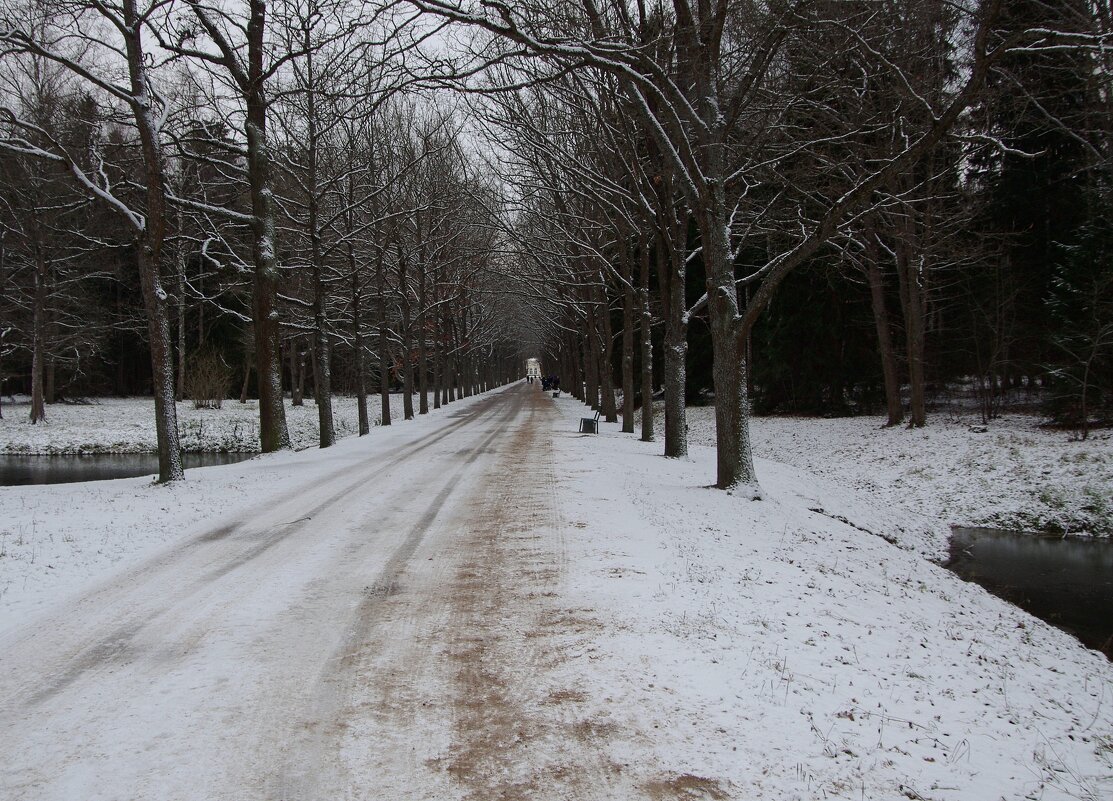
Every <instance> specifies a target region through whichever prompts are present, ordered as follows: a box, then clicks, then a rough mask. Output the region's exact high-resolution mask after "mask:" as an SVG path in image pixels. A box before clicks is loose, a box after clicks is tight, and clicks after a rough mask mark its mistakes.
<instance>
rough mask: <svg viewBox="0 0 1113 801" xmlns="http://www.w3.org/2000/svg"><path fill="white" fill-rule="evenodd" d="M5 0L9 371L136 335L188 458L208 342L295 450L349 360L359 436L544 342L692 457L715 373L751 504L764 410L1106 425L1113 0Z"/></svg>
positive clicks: (610, 414) (584, 389)
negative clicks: (951, 406) (943, 412)
mask: <svg viewBox="0 0 1113 801" xmlns="http://www.w3.org/2000/svg"><path fill="white" fill-rule="evenodd" d="M5 2H6V5H5V14H4V18H5V22H4V24H3V26H2V30H0V43H2V47H3V52H2V55H0V66H2V68H3V75H2V80H3V81H4V92H5V98H6V99H5V100H4V103H3V107H2V109H0V115H2V121H0V125H3V131H2V134H0V135H2V137H3V138H2V139H0V193H2V194H0V197H2V203H0V226H2V229H0V230H2V232H3V233H2V235H3V240H2V245H0V248H2V249H0V304H3V319H4V321H5V322H4V324H3V325H0V333H2V334H3V339H2V340H0V342H2V345H0V354H2V358H3V359H4V361H3V362H2V363H0V371H3V370H9V371H11V372H19V373H20V375H27V376H29V383H30V385H31V386H30V389H31V394H32V397H33V403H32V415H35V414H39V415H41V414H43V413H44V411H45V409H44V401H45V398H47V397H49V395H50V394H51V393H52V392H56V383H57V381H58V375H59V371H62V372H63V373H64V374H65V375H66V376H67V379H66V380H71V381H72V380H76V379H75V378H74V377H75V376H86V375H87V374H88V370H89V365H90V363H93V362H96V361H97V359H98V358H102V356H103V354H105V353H106V352H107V349H110V345H109V344H108V343H114V342H115V343H120V342H123V343H129V342H132V341H133V340H134V339H135V334H137V333H139V334H141V335H142V336H143V337H144V338H145V341H146V348H147V350H148V351H149V355H150V363H151V367H150V381H151V385H152V387H153V390H154V394H155V398H156V417H157V419H158V420H159V435H160V453H161V452H162V445H163V443H164V440H165V444H166V455H167V460H168V461H167V465H166V470H165V471H164V475H163V477H164V478H173V477H175V476H177V475H180V465H177V466H175V464H174V463H173V454H174V452H175V449H176V443H175V442H174V437H175V436H176V434H175V430H176V428H175V424H174V421H173V419H172V417H173V402H172V401H173V399H174V397H175V395H177V396H179V397H180V396H181V394H182V392H183V391H184V387H185V385H186V383H187V382H186V378H187V374H188V373H189V363H190V359H191V354H192V358H194V359H195V360H196V361H198V362H200V361H201V360H202V357H206V358H210V359H211V358H216V357H218V358H219V359H220V360H223V361H225V362H227V360H228V358H229V355H230V354H233V353H234V354H235V358H238V359H240V360H242V363H237V364H235V365H234V368H233V371H234V372H235V374H236V376H237V377H238V378H239V379H240V380H242V381H243V385H242V388H241V390H242V392H244V393H246V392H247V386H248V382H249V381H252V380H254V381H255V384H256V387H257V391H258V395H259V398H260V414H261V427H260V430H261V439H262V447H263V449H264V450H273V449H276V448H280V447H283V446H284V445H285V444H287V437H286V435H285V426H284V420H283V414H284V413H283V411H282V410H283V405H282V394H283V379H284V377H285V384H286V385H287V386H288V387H290V389H291V391H292V392H294V393H297V392H298V391H299V387H300V385H301V382H302V381H303V380H304V379H303V378H302V377H303V376H305V375H306V374H307V373H308V374H309V375H310V376H311V383H312V386H313V387H314V391H315V393H316V395H317V401H318V409H319V412H320V415H321V432H322V433H321V444H322V445H327V444H329V443H330V442H331V430H332V425H331V417H330V411H329V410H330V409H331V404H330V398H331V394H332V392H333V388H334V380H333V372H334V371H335V370H336V369H337V368H340V373H341V374H343V375H344V376H345V378H344V388H345V389H350V390H353V391H354V392H355V393H356V394H357V396H358V397H359V399H360V400H359V403H360V420H361V431H364V430H365V429H366V392H367V386H368V382H369V381H372V380H373V381H375V383H376V384H377V385H378V388H379V389H380V391H381V394H382V397H383V404H384V407H383V418H384V422H387V421H388V420H389V409H388V407H387V406H386V393H385V389H386V388H387V387H388V385H389V383H390V382H391V381H392V380H397V381H399V382H400V383H402V384H403V385H404V388H405V390H406V392H405V393H404V397H405V399H406V403H407V416H409V414H410V413H411V411H412V409H411V407H412V404H413V398H414V396H415V393H416V394H417V397H419V399H420V400H419V403H420V405H421V409H422V410H424V409H425V407H426V404H427V401H426V400H425V398H426V390H427V387H428V386H429V385H430V384H431V385H432V386H433V387H434V390H433V396H434V400H435V401H436V400H437V399H438V398H439V399H441V400H443V399H444V397H445V391H446V390H447V391H448V392H453V391H457V390H459V389H462V388H463V386H465V385H467V386H468V387H469V389H470V387H471V386H472V385H473V384H474V383H476V381H477V380H479V379H477V378H476V376H477V375H478V374H480V373H483V372H484V371H486V373H491V372H492V371H493V372H494V373H495V374H496V375H490V376H487V378H488V379H489V381H495V380H507V379H509V378H511V377H513V376H514V375H516V374H517V373H518V372H520V368H521V361H522V360H523V358H524V357H525V356H526V355H533V354H534V353H535V352H536V353H539V354H541V355H543V357H544V361H545V367H544V370H545V372H558V373H559V374H560V375H561V376H562V379H563V380H562V386H564V387H566V388H570V389H571V391H572V392H573V393H574V394H576V395H577V396H578V397H581V398H582V399H583V400H585V402H587V403H589V404H590V405H592V406H593V407H596V408H598V409H600V411H601V412H602V413H603V414H605V415H606V417H607V419H608V420H612V421H617V420H618V419H619V416H620V415H621V419H622V426H623V430H624V431H627V432H633V431H634V430H635V427H636V425H637V422H638V414H637V407H638V406H640V407H641V413H640V427H641V432H640V433H641V437H642V439H645V440H653V439H655V438H656V436H657V431H658V428H659V427H661V426H658V423H657V421H655V420H654V415H653V405H652V403H649V402H648V400H649V399H650V398H652V397H653V396H654V395H655V393H656V392H657V391H658V389H659V388H660V389H661V390H662V391H663V396H664V420H663V434H664V453H665V455H667V456H674V457H675V456H683V455H684V454H685V453H686V452H687V437H686V426H685V423H684V419H685V417H684V414H685V412H684V409H685V404H686V402H687V401H688V400H689V399H690V398H691V397H692V396H693V395H694V394H695V393H696V392H698V391H700V390H707V392H708V393H709V394H712V395H713V397H714V402H715V415H716V431H717V434H716V436H717V454H718V457H717V467H716V484H717V485H718V486H720V487H723V488H730V487H739V486H743V487H748V488H750V489H752V490H753V492H754V493H755V494H757V493H758V492H759V490H758V488H757V483H756V476H755V474H754V470H753V461H752V455H751V452H750V442H749V416H750V413H751V406H752V405H753V404H754V403H755V402H756V403H757V404H758V405H759V406H761V407H764V408H766V409H770V410H787V411H812V412H815V411H823V412H828V413H830V412H835V413H840V412H845V411H849V410H861V409H869V408H872V407H873V406H877V407H879V408H884V409H885V410H886V412H887V417H888V422H889V423H890V424H891V425H897V424H900V423H904V422H907V423H908V424H910V425H912V426H922V425H924V424H925V422H926V419H927V413H928V400H929V396H930V392H931V388H932V386H933V385H936V384H939V383H942V382H946V381H948V380H957V379H965V380H968V381H971V382H972V385H973V387H974V389H975V394H976V398H977V401H978V403H979V406H980V408H981V409H982V413H983V415H984V416H985V417H986V418H987V419H988V418H990V417H992V416H994V415H995V414H996V413H997V412H998V411H999V409H1000V408H1001V404H1002V402H1003V400H1004V399H1005V398H1006V397H1008V396H1009V394H1010V393H1015V392H1017V391H1024V392H1029V393H1032V394H1033V395H1034V396H1039V397H1040V398H1043V399H1045V400H1047V401H1048V402H1049V403H1050V404H1051V406H1050V407H1049V410H1050V411H1051V412H1052V414H1053V415H1054V416H1055V417H1056V418H1057V419H1059V420H1062V421H1066V422H1070V423H1072V424H1076V425H1077V426H1078V427H1079V428H1080V430H1081V431H1082V432H1083V435H1085V433H1086V431H1087V430H1088V426H1089V425H1090V423H1091V421H1095V420H1100V419H1102V418H1103V417H1104V416H1107V415H1108V410H1109V403H1110V401H1109V399H1110V397H1111V395H1113V364H1111V362H1113V359H1111V355H1113V353H1111V351H1113V311H1111V308H1113V267H1111V264H1110V259H1109V256H1108V249H1107V248H1108V243H1109V241H1110V240H1109V234H1110V231H1109V226H1110V224H1109V222H1108V220H1109V218H1110V214H1109V211H1110V182H1109V172H1110V159H1109V146H1110V123H1111V121H1113V115H1111V114H1110V105H1109V104H1110V96H1111V95H1110V88H1111V87H1110V85H1109V78H1110V75H1111V66H1113V65H1111V64H1110V63H1109V58H1110V57H1109V52H1110V48H1109V45H1110V44H1111V42H1110V36H1111V33H1113V23H1111V18H1110V13H1109V8H1108V3H1107V2H1104V0H1060V2H1054V3H1051V2H1042V0H1016V2H1003V0H963V2H959V3H954V2H943V0H926V2H912V0H811V1H805V0H774V1H773V2H766V3H750V2H741V0H720V2H705V1H704V0H673V2H668V3H665V2H645V0H639V1H638V2H622V1H620V0H613V1H612V0H603V1H602V2H599V1H598V0H581V2H559V1H558V0H551V1H549V0H538V1H537V2H531V3H513V4H511V3H502V2H497V0H477V1H476V2H471V1H470V0H467V1H461V2H442V1H441V0H411V1H410V2H384V3H377V4H374V3H372V4H369V3H349V2H345V1H344V0H282V2H273V0H248V2H244V3H236V4H228V5H227V6H210V5H207V4H204V3H201V2H199V0H155V1H154V2H148V3H137V2H135V0H120V2H119V3H116V4H112V3H103V2H100V1H99V0H98V1H97V2H93V0H64V2H62V1H60V0H38V1H37V2H31V3H27V2H13V0H5ZM91 301H92V302H91ZM116 350H117V357H118V352H119V347H118V346H116ZM214 353H215V354H216V357H213V354H214ZM102 361H104V359H103V358H102ZM492 365H494V366H495V367H494V368H492ZM13 367H14V369H13ZM217 372H218V373H219V370H218V371H217ZM252 375H253V376H254V378H252ZM36 387H37V389H36ZM411 390H412V391H411ZM35 398H38V399H39V400H38V401H35V400H34V399H35ZM619 398H620V399H621V408H620V407H619V400H618V399H619Z"/></svg>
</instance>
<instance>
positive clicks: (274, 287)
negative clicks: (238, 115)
mask: <svg viewBox="0 0 1113 801" xmlns="http://www.w3.org/2000/svg"><path fill="white" fill-rule="evenodd" d="M249 7H250V17H249V20H248V24H247V61H248V65H247V66H248V83H249V86H250V88H249V91H247V93H246V97H245V98H244V99H245V105H246V108H247V120H246V134H247V173H248V184H249V185H250V190H251V252H252V259H253V262H254V265H255V274H254V280H253V286H252V290H253V297H252V317H253V320H254V323H255V371H256V374H257V375H258V382H259V445H260V448H261V450H262V451H263V453H272V452H274V451H278V450H282V449H284V448H289V447H290V432H289V429H287V427H286V407H285V405H284V403H283V398H282V357H281V354H280V352H279V348H280V344H281V341H282V326H281V324H280V323H279V310H278V284H279V281H280V279H281V276H280V274H279V270H278V250H277V242H276V239H275V215H276V209H275V202H274V187H273V181H272V178H271V164H270V150H269V148H270V146H269V144H268V142H267V102H266V98H265V96H264V86H263V84H264V71H263V58H264V36H263V32H264V28H265V27H266V10H267V3H266V0H250V2H249Z"/></svg>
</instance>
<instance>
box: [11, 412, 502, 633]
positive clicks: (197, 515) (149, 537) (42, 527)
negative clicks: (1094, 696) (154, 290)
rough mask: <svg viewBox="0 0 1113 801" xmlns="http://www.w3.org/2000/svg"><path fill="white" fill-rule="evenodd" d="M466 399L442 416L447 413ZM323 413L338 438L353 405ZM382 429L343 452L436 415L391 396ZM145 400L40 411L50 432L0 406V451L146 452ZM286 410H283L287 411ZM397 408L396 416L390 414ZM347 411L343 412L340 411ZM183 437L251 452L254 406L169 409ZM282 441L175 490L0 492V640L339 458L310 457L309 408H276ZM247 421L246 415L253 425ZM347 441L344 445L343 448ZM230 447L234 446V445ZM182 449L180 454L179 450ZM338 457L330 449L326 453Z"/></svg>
mask: <svg viewBox="0 0 1113 801" xmlns="http://www.w3.org/2000/svg"><path fill="white" fill-rule="evenodd" d="M478 397H482V396H475V397H474V398H468V399H465V400H462V401H458V402H456V403H454V404H452V405H451V406H449V407H446V410H449V411H453V412H454V411H456V410H457V409H459V408H461V404H464V405H466V404H469V403H471V402H473V401H474V400H475V399H476V398H478ZM348 400H349V399H343V398H341V399H338V400H337V402H336V405H335V407H334V413H335V415H336V418H337V428H338V430H339V431H342V432H345V433H352V434H354V433H355V432H356V431H358V425H357V420H358V418H357V415H356V410H355V401H354V399H353V400H351V402H350V403H349V402H348ZM390 400H391V413H392V419H394V420H396V421H398V422H396V423H395V424H394V425H392V426H390V427H387V428H384V427H376V428H372V429H371V433H370V434H369V435H368V437H366V438H355V437H353V438H351V441H350V442H349V443H345V444H344V448H345V449H347V448H350V447H355V448H363V449H367V448H386V447H388V446H389V445H391V444H392V443H396V442H398V441H399V440H401V439H404V438H405V437H408V436H413V435H414V432H415V431H421V430H426V429H427V428H428V427H429V426H436V425H439V424H440V423H439V422H437V421H436V420H435V418H440V417H441V415H442V410H431V411H430V414H429V416H428V417H424V418H419V419H418V421H417V422H412V421H411V422H402V397H401V396H400V395H391V396H390ZM369 402H370V403H371V404H372V405H371V408H370V413H371V416H372V417H371V419H372V421H373V422H375V423H376V424H377V423H378V421H379V415H378V411H379V408H380V407H379V396H378V395H374V396H372V397H371V398H369ZM151 403H152V401H150V400H142V399H123V400H106V401H103V402H101V403H99V404H92V405H68V404H58V405H53V406H50V407H48V410H47V413H48V415H49V419H50V423H49V424H46V425H42V424H40V425H36V426H32V425H31V424H30V423H28V422H26V420H25V417H24V415H22V414H15V413H13V414H11V416H9V412H21V411H25V410H26V407H23V408H22V409H21V408H20V407H19V406H18V405H17V406H15V407H14V408H13V407H12V406H9V405H7V404H5V409H4V419H3V420H2V421H0V451H4V450H9V451H14V452H21V453H58V454H62V453H142V452H146V451H150V450H153V449H154V420H153V410H152V408H151ZM288 403H289V402H288V401H287V404H288ZM395 406H397V409H395ZM349 407H350V408H349ZM178 410H179V413H183V412H184V414H183V416H182V417H181V418H180V419H181V420H182V421H183V423H184V427H185V430H187V431H188V430H189V427H190V426H193V427H194V429H195V430H196V431H198V432H202V433H203V436H199V437H197V438H195V439H193V440H189V439H187V440H186V442H187V443H193V445H192V449H198V450H200V449H205V450H227V451H252V450H254V451H258V449H259V446H258V441H257V439H252V437H257V433H256V432H257V426H258V421H257V417H255V416H257V415H258V411H257V407H255V406H254V402H251V403H248V404H246V405H244V406H241V405H240V404H239V403H237V402H231V403H226V404H225V406H224V408H223V409H217V410H201V411H198V410H194V409H193V406H192V404H188V403H183V404H179V406H178ZM286 414H287V422H288V424H289V427H290V435H291V439H292V441H293V443H294V446H295V447H296V448H309V449H308V450H305V451H303V452H301V453H298V454H289V453H285V454H267V455H264V456H259V457H256V458H254V459H251V460H249V461H246V462H240V463H237V464H232V465H225V466H219V467H206V468H204V469H199V470H187V471H186V479H185V481H183V482H178V483H175V484H173V485H170V486H158V485H153V484H152V483H151V479H150V478H127V479H117V480H112V481H90V482H80V483H74V484H50V485H41V486H16V487H2V486H0V631H2V630H3V629H5V628H7V626H8V625H14V624H16V623H18V622H19V621H20V620H21V619H23V618H25V617H26V616H27V615H28V614H30V613H31V611H32V610H35V609H38V608H40V607H41V606H43V605H45V604H50V603H52V602H54V601H57V600H59V599H61V598H64V597H67V596H69V595H71V594H72V593H74V592H76V591H77V590H79V589H80V588H81V587H83V586H85V584H86V583H87V582H88V581H89V580H93V579H95V578H96V577H98V576H100V575H103V574H104V573H105V572H106V571H109V570H111V569H112V568H113V567H114V566H118V565H119V566H122V565H125V564H128V563H131V562H133V561H134V560H136V559H138V558H140V556H141V555H142V554H144V553H147V552H149V551H151V550H152V549H155V550H157V549H158V548H159V547H161V546H164V545H165V544H166V543H168V542H172V541H173V540H174V539H175V538H176V537H180V536H182V534H183V533H184V532H186V531H190V530H193V529H194V528H196V527H198V526H202V525H204V524H206V523H208V522H211V521H215V520H218V519H219V518H220V517H221V516H222V515H225V514H228V513H229V512H230V511H233V510H236V509H240V508H244V507H246V506H249V505H252V504H255V503H259V502H261V501H264V500H265V499H266V498H267V497H270V496H272V495H273V496H275V497H278V496H279V495H278V494H279V493H280V492H296V491H297V488H298V486H299V485H300V484H304V483H305V482H308V481H309V480H310V479H311V478H312V476H313V475H315V474H316V473H318V472H320V471H321V470H327V469H329V468H330V467H331V466H333V465H335V463H336V460H337V459H340V458H341V456H340V454H341V453H343V451H342V450H337V448H333V449H330V450H326V451H320V450H317V449H313V448H311V446H312V445H314V444H315V443H316V437H317V409H316V406H315V405H313V403H312V401H310V400H306V405H305V406H303V407H291V406H289V405H287V407H286ZM253 415H255V416H253ZM357 439H358V440H359V442H356V441H355V440H357ZM237 444H238V446H237ZM187 447H191V446H190V445H187ZM337 447H339V446H337Z"/></svg>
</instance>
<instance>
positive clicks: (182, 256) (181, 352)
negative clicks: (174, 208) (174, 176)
mask: <svg viewBox="0 0 1113 801" xmlns="http://www.w3.org/2000/svg"><path fill="white" fill-rule="evenodd" d="M184 228H185V213H184V212H183V211H182V210H181V209H178V235H179V237H181V236H182V233H183V231H184ZM174 268H175V269H174V272H175V274H176V277H177V279H178V354H177V356H178V380H177V383H176V385H175V386H176V391H175V393H174V400H176V401H180V400H182V398H184V397H185V377H186V251H185V245H184V244H182V242H180V241H179V243H178V246H177V247H176V248H175V249H174Z"/></svg>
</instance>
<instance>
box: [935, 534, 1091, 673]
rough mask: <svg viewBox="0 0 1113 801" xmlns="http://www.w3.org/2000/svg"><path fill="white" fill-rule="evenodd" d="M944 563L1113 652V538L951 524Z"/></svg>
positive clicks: (1007, 599) (1049, 621) (964, 575)
mask: <svg viewBox="0 0 1113 801" xmlns="http://www.w3.org/2000/svg"><path fill="white" fill-rule="evenodd" d="M947 567H948V568H950V569H951V570H953V571H954V572H955V573H957V574H958V575H959V576H961V577H962V578H964V579H966V580H968V581H975V582H977V583H978V584H980V585H982V586H983V587H985V588H986V589H987V590H989V591H990V592H992V593H993V594H994V595H997V596H999V597H1001V598H1004V599H1005V600H1006V601H1009V602H1011V603H1014V604H1016V605H1017V606H1019V607H1021V608H1022V609H1024V610H1026V611H1028V612H1030V613H1031V614H1033V615H1035V616H1036V617H1039V618H1042V619H1043V620H1046V621H1047V622H1048V623H1051V624H1052V625H1054V626H1058V627H1059V628H1061V629H1063V630H1064V631H1067V632H1070V633H1071V634H1073V635H1075V636H1076V637H1078V639H1080V640H1081V641H1082V642H1083V643H1085V644H1086V645H1087V646H1089V647H1090V648H1095V649H1097V650H1100V651H1104V652H1105V655H1106V656H1108V657H1110V658H1113V639H1111V638H1113V542H1110V541H1109V540H1083V539H1062V538H1059V537H1038V536H1033V535H1030V534H1019V533H1016V532H1011V531H998V530H995V529H978V528H956V529H954V531H953V534H952V537H951V558H950V561H948V562H947Z"/></svg>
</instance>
